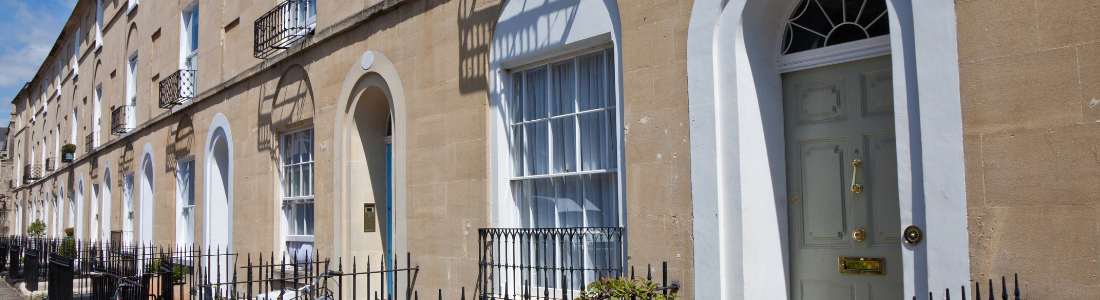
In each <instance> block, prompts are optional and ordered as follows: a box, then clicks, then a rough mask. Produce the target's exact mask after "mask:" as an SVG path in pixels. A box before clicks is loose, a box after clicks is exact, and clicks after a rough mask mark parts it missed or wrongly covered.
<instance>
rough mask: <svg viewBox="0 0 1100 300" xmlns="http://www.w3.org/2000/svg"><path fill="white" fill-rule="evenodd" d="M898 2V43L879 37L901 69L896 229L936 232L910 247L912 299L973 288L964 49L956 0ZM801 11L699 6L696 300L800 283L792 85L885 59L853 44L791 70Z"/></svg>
mask: <svg viewBox="0 0 1100 300" xmlns="http://www.w3.org/2000/svg"><path fill="white" fill-rule="evenodd" d="M885 1H886V7H887V14H886V15H885V16H884V18H886V20H888V21H889V22H888V24H889V32H890V35H889V36H880V37H877V38H872V39H879V40H880V41H881V40H888V43H887V45H888V46H887V48H886V49H887V50H885V52H884V54H885V53H888V54H890V66H891V69H892V70H893V71H892V75H893V79H892V84H893V93H892V94H893V98H894V99H893V103H894V117H895V119H894V126H895V132H896V138H897V143H896V145H897V151H898V158H897V166H898V167H897V175H898V183H899V185H898V187H899V190H898V192H897V193H898V204H899V207H900V209H899V210H900V225H899V227H901V228H897V229H896V230H895V231H900V230H902V228H904V227H905V226H908V225H915V226H919V227H921V228H922V229H925V233H927V234H926V238H925V240H924V242H923V243H922V244H920V245H917V246H910V245H903V246H902V248H901V249H902V250H901V251H902V255H901V262H900V265H901V266H902V269H903V271H902V272H903V284H904V290H905V292H904V293H905V296H904V297H906V298H908V297H912V296H914V295H920V294H924V293H928V291H930V290H936V291H943V289H945V288H949V287H956V288H957V287H958V285H960V284H965V283H966V282H967V280H968V278H969V272H968V270H967V268H966V267H965V266H968V265H969V262H968V250H967V247H968V246H967V243H968V239H967V234H966V206H965V202H966V201H965V189H964V188H965V186H964V184H963V181H964V180H963V179H964V173H963V168H962V165H963V164H962V162H963V155H962V131H961V128H962V126H961V124H962V120H961V109H960V102H959V101H960V98H959V83H958V64H957V61H958V60H957V47H956V44H955V42H956V39H955V29H954V26H953V25H951V24H954V10H952V9H950V7H953V6H952V5H953V4H952V3H951V2H950V1H942V0H934V1H932V2H931V3H922V4H921V6H920V7H916V6H913V5H912V3H911V2H910V1H908V0H885ZM799 2H800V1H797V0H790V1H722V0H699V1H696V2H695V3H694V4H693V5H694V7H693V12H692V19H691V24H690V25H689V30H688V51H687V57H688V66H687V67H688V83H689V87H688V91H689V114H690V118H691V119H692V123H691V128H690V132H691V140H692V149H691V151H692V152H691V153H692V154H691V155H692V178H693V181H692V198H693V212H694V215H693V217H694V223H693V226H694V227H695V228H694V231H695V238H694V241H695V244H696V245H695V247H694V251H695V259H696V262H697V263H696V270H695V278H696V279H697V282H696V297H699V298H707V299H710V298H714V299H763V298H775V297H776V296H775V292H776V291H781V290H786V291H789V290H790V289H791V285H793V284H796V283H794V282H791V278H790V275H791V259H790V255H791V253H790V252H789V251H788V249H790V248H791V247H792V246H791V244H792V243H794V242H795V241H796V240H795V236H793V234H794V231H793V230H790V228H789V226H788V222H789V220H788V217H787V216H788V214H787V210H788V208H789V206H790V205H791V203H792V200H793V199H791V198H790V196H792V195H790V194H788V175H789V174H787V173H788V170H787V169H786V155H785V149H790V147H792V145H789V144H787V142H786V141H784V128H785V127H784V121H785V117H784V114H783V103H782V101H779V100H780V99H783V95H784V92H783V80H782V77H781V75H780V74H781V72H782V71H790V70H796V69H807V68H812V67H818V66H824V65H830V64H835V63H839V62H843V61H852V60H855V59H858V58H859V57H860V56H862V57H867V54H866V52H875V51H883V48H881V46H882V44H877V45H869V44H863V45H862V46H866V47H840V46H841V45H845V44H841V45H837V46H836V47H838V48H833V49H834V50H836V49H840V50H843V51H835V52H832V53H818V54H820V55H802V54H804V53H795V54H796V55H800V56H802V57H801V58H800V59H798V60H791V59H784V58H783V57H782V56H781V54H782V53H783V52H782V49H783V48H784V46H785V45H790V44H785V43H784V41H783V38H784V37H785V36H784V34H783V30H784V29H785V28H787V22H788V21H789V20H790V17H791V12H792V11H794V10H795V9H796V6H798V3H799ZM815 2H816V1H815ZM819 10H820V8H819ZM914 20H920V21H919V22H916V21H914ZM845 30H847V29H845ZM866 36H870V35H869V34H868V35H866ZM872 39H867V40H872ZM865 41H866V40H865ZM822 42H823V43H824V41H822ZM857 43H858V42H857ZM851 44H856V43H847V45H849V46H850V45H851ZM841 48H843V49H841ZM824 49H829V48H822V50H824ZM861 51H863V53H861ZM844 56H850V57H848V58H843V57H844ZM838 57H840V58H839V59H838ZM918 66H919V71H918ZM918 82H920V85H918V84H917V83H918ZM855 112H856V113H862V111H858V110H857V111H855ZM929 145H935V146H934V147H932V146H929ZM846 176H851V174H850V173H849V174H846ZM927 178H935V180H927ZM848 180H850V177H849V178H845V179H844V181H848ZM849 183H850V182H849ZM924 195H937V196H936V197H934V198H926V197H925V196H924ZM931 231H936V234H932V233H931ZM789 233H790V234H789ZM846 234H850V233H846ZM933 236H935V237H934V238H933ZM714 261H718V262H719V263H712V262H714ZM832 261H833V263H836V262H837V258H833V260H832ZM780 263H782V267H776V266H778V265H779V264H780ZM888 264H889V263H888ZM895 265H897V264H895ZM835 267H836V265H834V268H835ZM834 271H835V270H834ZM788 293H789V292H788ZM784 298H792V297H791V295H789V294H788V295H787V296H786V297H784Z"/></svg>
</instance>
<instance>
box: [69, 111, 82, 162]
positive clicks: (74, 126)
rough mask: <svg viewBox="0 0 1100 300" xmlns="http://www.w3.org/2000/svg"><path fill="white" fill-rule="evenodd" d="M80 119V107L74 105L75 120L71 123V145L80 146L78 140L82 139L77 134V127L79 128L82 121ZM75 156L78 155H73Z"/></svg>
mask: <svg viewBox="0 0 1100 300" xmlns="http://www.w3.org/2000/svg"><path fill="white" fill-rule="evenodd" d="M78 117H80V107H79V106H76V105H73V119H72V120H70V121H69V124H71V125H72V128H71V129H70V132H69V140H70V143H72V144H73V145H77V144H79V140H77V138H79V137H80V134H79V133H77V127H78V124H80V119H78ZM73 155H76V154H73Z"/></svg>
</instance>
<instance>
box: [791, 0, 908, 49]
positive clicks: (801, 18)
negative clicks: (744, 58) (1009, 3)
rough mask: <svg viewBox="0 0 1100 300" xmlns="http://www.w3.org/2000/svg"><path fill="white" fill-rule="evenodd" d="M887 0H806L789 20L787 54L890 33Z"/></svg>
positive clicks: (803, 0)
mask: <svg viewBox="0 0 1100 300" xmlns="http://www.w3.org/2000/svg"><path fill="white" fill-rule="evenodd" d="M888 23H889V20H887V18H886V1H885V0H802V2H801V3H799V4H798V6H797V7H796V8H795V10H794V12H792V13H791V17H790V19H788V20H787V29H786V33H785V34H784V35H783V54H791V53H798V52H802V51H806V50H811V49H817V48H821V47H827V46H832V45H838V44H843V43H847V42H854V41H858V40H863V39H869V38H873V37H876V36H881V35H887V34H889V33H890V24H888Z"/></svg>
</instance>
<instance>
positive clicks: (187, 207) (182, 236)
mask: <svg viewBox="0 0 1100 300" xmlns="http://www.w3.org/2000/svg"><path fill="white" fill-rule="evenodd" d="M187 163H190V164H191V169H190V171H191V174H190V175H191V182H190V189H191V199H190V200H191V203H190V204H188V203H187V200H188V199H185V198H186V197H184V194H183V192H184V189H185V188H187V187H184V186H182V185H181V184H180V176H181V175H182V172H181V170H182V169H183V168H181V167H180V166H182V165H183V164H187ZM196 179H197V178H196V177H195V156H188V157H185V158H183V159H180V160H179V161H177V162H176V228H177V229H176V244H177V245H188V244H194V243H195V202H194V201H195V180H196ZM184 213H189V214H190V219H188V218H184V217H183V214H184ZM188 229H190V231H191V232H190V233H188V232H187V230H188Z"/></svg>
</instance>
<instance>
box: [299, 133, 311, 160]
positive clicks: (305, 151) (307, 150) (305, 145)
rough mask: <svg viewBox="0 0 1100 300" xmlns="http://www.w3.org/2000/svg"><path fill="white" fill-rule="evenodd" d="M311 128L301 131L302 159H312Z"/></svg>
mask: <svg viewBox="0 0 1100 300" xmlns="http://www.w3.org/2000/svg"><path fill="white" fill-rule="evenodd" d="M312 141H313V130H312V129H310V130H305V131H302V145H301V147H302V148H301V149H300V150H301V152H302V161H303V162H306V161H313V143H312Z"/></svg>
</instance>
